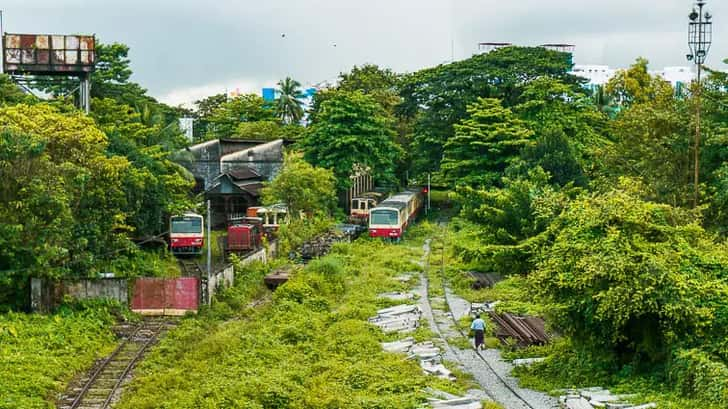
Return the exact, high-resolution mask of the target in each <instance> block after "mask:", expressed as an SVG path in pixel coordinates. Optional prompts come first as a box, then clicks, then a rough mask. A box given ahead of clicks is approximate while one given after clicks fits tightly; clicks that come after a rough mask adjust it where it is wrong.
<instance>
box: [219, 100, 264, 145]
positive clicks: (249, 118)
mask: <svg viewBox="0 0 728 409" xmlns="http://www.w3.org/2000/svg"><path fill="white" fill-rule="evenodd" d="M275 119H276V117H275V111H274V110H273V109H272V108H271V107H270V106H269V104H268V103H266V102H265V100H264V99H263V98H262V97H260V96H258V95H255V94H246V95H241V96H238V97H235V98H232V99H230V100H228V101H226V102H224V103H223V104H221V105H220V106H219V107H217V108H216V109H214V110H213V111H212V113H211V114H210V115H209V117H208V120H207V122H208V126H207V134H206V136H205V138H206V139H216V138H229V137H231V136H233V135H235V130H236V129H237V127H238V126H239V125H240V123H242V122H256V121H274V120H275Z"/></svg>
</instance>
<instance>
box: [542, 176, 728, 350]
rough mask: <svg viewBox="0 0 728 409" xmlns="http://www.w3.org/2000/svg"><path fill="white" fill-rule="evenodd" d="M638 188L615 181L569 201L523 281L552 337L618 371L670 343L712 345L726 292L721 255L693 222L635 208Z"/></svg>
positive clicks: (663, 210)
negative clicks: (595, 354) (605, 357)
mask: <svg viewBox="0 0 728 409" xmlns="http://www.w3.org/2000/svg"><path fill="white" fill-rule="evenodd" d="M642 190H644V186H642V185H641V183H640V182H639V181H637V180H634V179H622V181H621V183H620V186H619V187H618V188H617V189H615V190H612V191H610V192H607V193H604V194H592V195H589V196H586V197H583V198H581V199H578V200H575V201H573V202H572V203H571V204H570V205H569V207H568V208H567V209H566V210H565V211H564V212H563V213H562V214H561V215H560V216H559V217H558V218H557V219H556V220H555V221H554V222H553V223H552V224H551V227H550V228H549V234H550V235H551V239H550V240H549V244H548V245H546V246H543V247H542V251H541V254H540V256H539V258H538V261H537V268H536V270H535V272H534V273H532V274H531V276H530V277H531V281H532V288H533V291H534V294H536V295H537V296H538V297H539V298H540V300H541V301H544V302H547V303H548V304H549V305H550V311H551V314H552V318H553V321H554V322H555V324H556V325H557V328H558V329H559V331H561V332H562V333H563V334H565V335H568V336H572V337H573V338H574V340H575V341H576V342H578V343H579V344H581V345H585V346H589V347H590V348H594V350H597V351H599V350H604V349H606V350H608V351H612V352H613V353H615V354H616V355H617V356H619V357H620V358H621V359H622V362H623V363H627V362H633V363H634V362H638V361H639V360H640V359H643V360H648V361H653V362H659V361H664V360H665V359H666V358H667V355H668V354H669V351H670V349H671V348H673V347H675V346H676V345H678V344H681V345H691V344H693V343H694V342H696V341H702V342H704V341H705V339H706V338H708V339H710V336H709V335H708V333H709V332H710V330H711V328H712V327H713V319H714V317H715V315H714V314H715V313H716V311H717V309H718V308H719V307H720V304H721V303H722V302H720V301H719V300H720V299H721V298H722V297H724V296H725V295H724V294H726V290H728V289H727V288H726V283H725V271H728V270H727V268H728V259H726V257H725V250H724V248H723V247H721V246H719V245H717V244H716V243H714V242H713V240H712V237H711V236H710V235H709V234H707V233H706V232H705V231H704V230H703V229H702V228H701V227H700V224H699V223H700V220H699V219H698V218H697V217H695V216H694V215H693V214H690V213H689V212H687V211H685V210H682V209H679V208H675V207H671V206H669V205H664V204H658V203H654V202H647V201H643V200H641V199H640V196H641V195H642ZM713 328H714V327H713ZM723 331H725V330H723Z"/></svg>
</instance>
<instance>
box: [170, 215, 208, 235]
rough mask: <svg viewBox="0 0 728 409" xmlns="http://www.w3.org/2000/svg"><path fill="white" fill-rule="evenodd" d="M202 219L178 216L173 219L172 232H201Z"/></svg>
mask: <svg viewBox="0 0 728 409" xmlns="http://www.w3.org/2000/svg"><path fill="white" fill-rule="evenodd" d="M201 232H202V219H198V218H192V217H190V218H187V217H185V218H178V219H172V233H201Z"/></svg>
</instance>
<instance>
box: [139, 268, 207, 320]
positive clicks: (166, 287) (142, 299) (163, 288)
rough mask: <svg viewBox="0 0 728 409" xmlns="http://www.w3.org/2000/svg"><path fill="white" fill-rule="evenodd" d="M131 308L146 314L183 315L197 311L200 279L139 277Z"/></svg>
mask: <svg viewBox="0 0 728 409" xmlns="http://www.w3.org/2000/svg"><path fill="white" fill-rule="evenodd" d="M132 294H133V298H132V301H131V309H132V311H134V312H138V313H140V314H144V315H183V314H185V313H186V312H188V311H192V312H197V308H198V306H199V294H200V280H199V279H198V278H196V277H181V278H137V279H136V281H135V282H134V291H133V292H132Z"/></svg>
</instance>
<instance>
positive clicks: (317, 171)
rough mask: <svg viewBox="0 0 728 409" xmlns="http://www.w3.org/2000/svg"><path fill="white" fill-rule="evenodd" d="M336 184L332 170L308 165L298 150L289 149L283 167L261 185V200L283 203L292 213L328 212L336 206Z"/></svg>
mask: <svg viewBox="0 0 728 409" xmlns="http://www.w3.org/2000/svg"><path fill="white" fill-rule="evenodd" d="M335 186H336V179H335V178H334V174H333V172H331V171H330V170H328V169H323V168H316V167H313V166H311V165H310V164H309V163H308V162H306V161H305V160H303V157H302V155H301V154H300V153H289V154H287V155H286V157H285V160H284V163H283V169H281V171H280V173H278V175H277V176H276V177H275V179H273V181H271V182H270V183H269V184H268V185H267V186H266V187H264V188H263V203H264V204H266V205H271V204H275V203H285V204H286V205H288V210H289V212H290V214H292V215H297V214H299V213H300V212H304V213H306V214H322V215H326V216H328V215H331V212H332V211H333V209H334V208H335V206H336V189H335Z"/></svg>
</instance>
